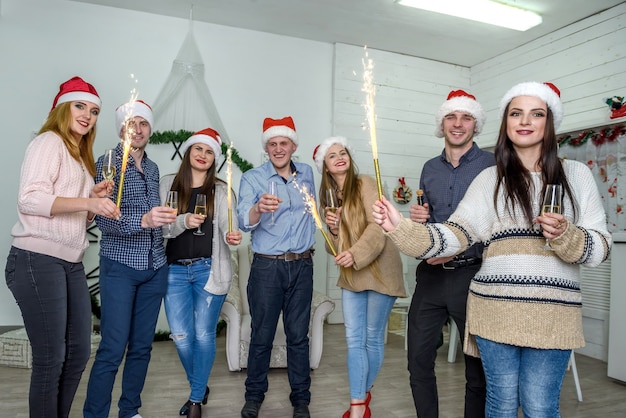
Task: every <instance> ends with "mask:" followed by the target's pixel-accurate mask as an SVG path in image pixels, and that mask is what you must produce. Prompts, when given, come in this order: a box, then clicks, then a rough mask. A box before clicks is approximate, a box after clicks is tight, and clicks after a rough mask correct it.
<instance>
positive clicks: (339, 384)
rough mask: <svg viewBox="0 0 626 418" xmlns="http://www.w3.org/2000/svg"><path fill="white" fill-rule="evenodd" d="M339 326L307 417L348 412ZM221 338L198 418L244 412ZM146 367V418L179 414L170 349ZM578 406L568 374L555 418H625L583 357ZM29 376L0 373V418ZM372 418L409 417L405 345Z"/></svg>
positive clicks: (277, 385)
mask: <svg viewBox="0 0 626 418" xmlns="http://www.w3.org/2000/svg"><path fill="white" fill-rule="evenodd" d="M343 331H344V328H343V325H326V326H325V334H324V352H323V356H322V362H321V365H320V367H319V368H318V369H317V370H315V371H314V372H313V373H312V386H311V392H312V401H311V406H310V410H311V416H312V417H317V418H334V417H340V416H341V414H342V413H343V412H344V411H345V410H346V408H347V407H348V402H349V400H348V381H347V375H346V362H345V352H346V347H345V340H344V334H343ZM224 345H225V340H224V336H220V337H219V338H218V351H217V356H216V359H215V366H214V368H213V374H212V376H211V379H210V382H209V385H210V387H211V395H210V397H209V403H208V404H207V405H206V406H205V407H204V408H203V410H202V413H203V415H202V416H203V417H204V418H207V417H224V418H227V417H233V418H237V417H239V411H240V410H241V406H242V404H243V401H244V400H243V393H244V381H245V378H246V374H245V371H244V372H229V371H228V368H227V366H226V355H225V350H224ZM152 353H153V355H152V361H151V363H150V369H149V372H148V378H147V381H146V386H145V388H144V391H143V395H142V400H143V407H142V408H141V410H140V413H141V415H142V416H143V417H144V418H153V417H154V418H160V417H172V418H173V417H176V416H178V409H179V408H180V406H181V405H182V404H183V403H184V401H185V400H186V397H187V396H188V387H187V382H186V380H185V377H184V373H183V370H182V367H181V365H180V362H179V360H178V356H177V354H176V350H175V348H174V345H173V343H172V342H157V343H155V344H154V349H153V352H152ZM446 358H447V344H445V345H444V346H443V347H441V348H440V349H439V358H438V360H437V378H438V382H439V384H438V385H439V393H440V398H439V402H440V417H441V418H458V417H462V416H463V395H464V389H463V385H464V383H463V361H462V357H461V355H460V353H459V356H458V359H459V361H457V363H452V364H451V363H448V362H447V361H446ZM576 360H577V364H578V374H579V376H580V379H581V386H582V392H583V397H584V402H582V403H580V402H578V400H577V399H576V389H575V386H574V380H573V378H572V373H571V372H568V373H567V376H566V379H565V382H564V384H563V390H562V393H561V413H562V416H563V417H564V418H595V417H597V418H600V417H601V418H610V417H626V386H625V385H622V384H620V383H617V382H615V381H613V380H612V379H609V378H608V377H607V376H606V363H603V362H601V361H598V360H595V359H591V358H589V357H585V356H582V355H577V356H576ZM92 361H93V359H92V360H91V361H90V362H89V364H88V365H87V370H86V371H85V374H84V375H83V380H82V382H81V384H80V387H79V389H78V392H77V394H76V399H75V402H74V407H73V410H72V413H71V415H70V416H71V417H73V418H79V417H81V416H82V404H83V401H84V400H85V389H86V385H87V378H88V376H89V370H90V368H91V364H92ZM119 377H120V374H118V379H117V380H118V382H117V383H116V385H115V389H114V393H113V399H114V406H113V408H111V414H110V418H115V417H117V408H116V406H115V404H116V402H117V398H119V393H120V386H119ZM29 379H30V370H25V369H17V368H10V367H4V366H0V417H2V418H5V417H6V418H8V417H16V418H26V417H28V411H27V407H26V405H27V401H28V385H29ZM269 380H270V382H269V383H270V384H269V386H270V388H269V391H268V393H267V396H266V399H265V402H264V403H263V406H262V407H261V413H260V416H261V417H262V418H280V417H291V415H292V408H291V405H290V403H289V383H288V381H287V373H286V371H285V370H282V369H276V370H272V371H271V373H270V379H269ZM372 395H373V400H372V404H371V408H372V416H374V417H376V418H394V417H415V409H414V408H413V400H412V397H411V393H410V389H409V384H408V372H407V371H406V357H405V351H404V337H402V336H400V335H394V334H389V337H388V344H387V346H386V353H385V363H384V364H383V367H382V370H381V372H380V375H379V377H378V379H377V381H376V383H375V386H374V389H373V391H372Z"/></svg>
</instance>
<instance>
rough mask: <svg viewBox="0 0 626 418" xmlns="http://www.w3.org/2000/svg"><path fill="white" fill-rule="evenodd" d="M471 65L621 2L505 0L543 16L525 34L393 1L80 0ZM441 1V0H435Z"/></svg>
mask: <svg viewBox="0 0 626 418" xmlns="http://www.w3.org/2000/svg"><path fill="white" fill-rule="evenodd" d="M74 1H78V2H83V3H92V4H99V5H104V6H111V7H118V8H125V9H130V10H137V11H142V12H148V13H155V14H161V15H166V16H172V17H179V18H189V16H190V11H191V10H192V4H193V19H194V20H195V21H203V22H210V23H215V24H219V25H225V26H233V27H238V28H245V29H252V30H257V31H262V32H270V33H275V34H279V35H286V36H292V37H297V38H304V39H310V40H315V41H322V42H330V43H335V42H339V43H345V44H351V45H359V46H362V45H367V46H368V47H369V48H374V49H381V50H385V51H391V52H397V53H401V54H407V55H413V56H416V57H421V58H426V59H431V60H436V61H442V62H447V63H452V64H458V65H462V66H472V65H475V64H478V63H481V62H483V61H485V60H488V59H489V58H493V57H495V56H497V55H500V54H502V53H504V52H507V51H510V50H512V49H515V48H517V47H519V46H521V45H523V44H526V43H528V42H530V41H532V40H534V39H537V38H539V37H541V36H543V35H546V34H548V33H550V32H553V31H555V30H557V29H560V28H562V27H565V26H567V25H569V24H571V23H574V22H577V21H579V20H581V19H584V18H586V17H589V16H591V15H594V14H596V13H598V12H601V11H603V10H606V9H608V8H611V7H613V6H615V5H618V4H620V3H623V1H621V0H501V3H507V4H510V5H513V6H517V7H523V8H526V9H529V10H532V11H535V12H537V13H539V14H540V15H541V16H543V23H542V24H541V25H539V26H537V27H534V28H532V29H529V30H528V31H526V32H518V31H515V30H511V29H504V28H499V27H496V26H491V25H487V24H484V23H478V22H472V21H469V20H464V19H460V18H455V17H447V16H444V15H441V14H437V13H433V12H426V11H419V10H417V9H411V8H407V7H405V6H400V5H398V4H396V3H394V0H74ZM433 1H437V0H433Z"/></svg>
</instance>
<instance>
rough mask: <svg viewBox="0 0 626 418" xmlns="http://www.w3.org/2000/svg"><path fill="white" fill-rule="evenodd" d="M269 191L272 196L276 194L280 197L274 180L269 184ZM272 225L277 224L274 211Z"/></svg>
mask: <svg viewBox="0 0 626 418" xmlns="http://www.w3.org/2000/svg"><path fill="white" fill-rule="evenodd" d="M267 186H268V187H267V193H268V194H271V195H272V196H276V198H277V199H278V192H277V190H276V183H275V182H273V181H270V182H269V183H268V185H267ZM270 225H276V224H275V223H274V212H272V220H271V221H270Z"/></svg>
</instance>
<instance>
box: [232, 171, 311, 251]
mask: <svg viewBox="0 0 626 418" xmlns="http://www.w3.org/2000/svg"><path fill="white" fill-rule="evenodd" d="M291 170H292V171H294V170H295V173H296V175H295V178H294V176H290V178H289V179H284V178H282V177H281V176H280V175H279V174H278V173H276V169H275V168H274V166H273V165H272V163H271V162H270V161H268V162H266V163H265V164H263V165H262V166H260V167H257V168H254V169H252V170H248V171H246V172H245V173H244V174H243V176H242V177H241V183H240V184H239V199H238V203H237V218H238V220H239V228H240V229H241V230H242V231H245V232H249V231H251V241H252V251H254V252H255V253H261V254H269V255H279V254H284V253H287V252H293V253H303V252H305V251H306V250H308V249H310V248H311V247H313V245H314V244H315V221H314V220H313V217H312V216H311V213H310V211H309V210H308V208H307V207H306V205H305V200H304V195H303V194H302V193H301V192H300V191H299V190H298V189H297V188H296V184H297V186H298V187H300V188H303V187H306V189H307V190H308V192H309V193H310V194H311V195H312V196H313V197H315V184H314V180H313V170H312V169H311V166H309V165H308V164H304V163H294V162H291ZM270 181H273V182H275V183H276V189H277V190H278V197H279V198H280V199H282V200H283V201H282V203H280V204H279V205H278V209H277V210H276V212H274V225H271V224H270V223H271V221H272V214H271V213H262V214H261V219H260V221H259V222H258V223H256V224H254V225H250V216H249V215H250V209H252V206H254V205H255V204H256V203H257V202H258V201H259V199H260V198H261V195H262V194H264V193H267V190H268V184H269V182H270Z"/></svg>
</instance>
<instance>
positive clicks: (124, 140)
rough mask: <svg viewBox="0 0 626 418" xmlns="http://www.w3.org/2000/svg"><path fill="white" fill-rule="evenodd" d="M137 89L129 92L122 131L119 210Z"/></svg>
mask: <svg viewBox="0 0 626 418" xmlns="http://www.w3.org/2000/svg"><path fill="white" fill-rule="evenodd" d="M130 78H131V79H133V80H134V82H135V83H137V80H136V79H135V75H134V74H131V75H130ZM137 95H138V93H137V89H136V88H134V87H133V89H132V90H131V91H130V100H129V101H128V103H127V105H126V117H125V119H124V120H125V122H124V125H125V127H126V129H124V136H123V137H122V146H123V149H124V154H123V155H122V169H121V172H120V183H119V185H118V188H117V201H116V205H117V207H118V208H119V207H120V205H121V204H122V189H123V188H124V174H125V173H126V165H127V164H128V154H129V153H130V146H131V144H132V142H133V135H134V133H135V121H134V120H133V118H132V115H133V107H134V105H135V101H137Z"/></svg>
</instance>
